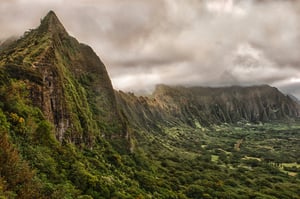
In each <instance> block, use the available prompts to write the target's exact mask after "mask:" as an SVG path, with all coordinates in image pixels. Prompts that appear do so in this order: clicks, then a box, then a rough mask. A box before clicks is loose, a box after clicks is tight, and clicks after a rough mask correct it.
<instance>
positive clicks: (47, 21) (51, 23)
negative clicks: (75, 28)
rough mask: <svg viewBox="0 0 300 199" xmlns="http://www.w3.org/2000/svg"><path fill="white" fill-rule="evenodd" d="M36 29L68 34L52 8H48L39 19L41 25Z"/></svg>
mask: <svg viewBox="0 0 300 199" xmlns="http://www.w3.org/2000/svg"><path fill="white" fill-rule="evenodd" d="M38 29H39V30H40V31H41V32H50V33H52V34H63V35H68V33H67V31H66V29H65V28H64V26H63V25H62V23H61V22H60V20H59V19H58V17H57V16H56V14H55V12H54V11H52V10H50V11H49V12H48V14H47V15H46V16H45V17H44V18H43V19H42V20H41V25H40V26H39V28H38Z"/></svg>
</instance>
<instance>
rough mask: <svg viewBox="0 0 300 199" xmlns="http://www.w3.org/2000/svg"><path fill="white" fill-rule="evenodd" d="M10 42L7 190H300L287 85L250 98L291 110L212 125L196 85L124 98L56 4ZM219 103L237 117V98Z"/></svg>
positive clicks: (5, 109) (6, 55)
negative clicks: (55, 9)
mask: <svg viewBox="0 0 300 199" xmlns="http://www.w3.org/2000/svg"><path fill="white" fill-rule="evenodd" d="M50 33H51V34H50ZM7 46H8V47H7ZM7 46H6V47H3V48H0V198H1V199H6V198H7V199H11V198H24V199H25V198H57V199H62V198H66V199H69V198H81V199H89V198H97V199H98V198H99V199H101V198H120V199H126V198H128V199H131V198H139V199H142V198H145V199H146V198H162V199H163V198H175V199H176V198H177V199H186V198H230V199H231V198H270V199H271V198H295V199H296V198H300V197H299V196H300V187H299V184H300V154H299V151H300V146H299V141H300V122H299V121H297V120H296V119H291V118H289V116H290V115H289V114H288V113H292V115H295V114H296V113H297V110H293V108H294V107H296V105H295V103H294V102H291V100H290V99H287V98H285V97H284V96H283V95H282V94H276V93H275V94H276V95H275V97H274V98H272V99H270V100H269V99H268V100H267V101H263V100H261V99H263V98H264V97H262V95H260V94H259V95H255V96H254V97H253V98H255V100H254V101H255V103H254V104H253V107H255V108H256V111H258V112H259V111H260V110H261V108H260V107H263V108H264V104H266V107H267V108H268V109H267V110H266V111H265V110H264V112H263V114H264V115H265V119H270V118H271V119H276V118H283V120H280V121H276V122H275V121H274V120H273V121H271V120H269V122H267V123H262V122H259V120H257V119H255V120H253V121H252V123H249V122H247V120H245V118H246V117H248V115H250V116H251V115H253V114H252V113H251V110H248V112H249V114H248V113H242V111H243V110H240V111H241V112H240V113H239V114H238V115H244V116H245V118H242V119H241V121H243V122H232V123H230V124H227V123H225V121H227V119H226V120H224V121H223V122H220V121H219V122H217V123H208V122H207V121H214V120H206V122H205V125H204V123H201V121H200V122H199V120H195V118H194V117H195V116H197V115H198V116H201V118H205V117H208V115H206V113H205V114H204V112H201V111H200V110H201V109H200V108H201V107H200V105H201V104H202V101H201V100H203V99H202V98H201V96H200V97H199V96H198V97H196V98H197V99H198V98H199V99H200V98H201V100H200V101H198V102H197V103H198V104H199V107H200V108H199V109H198V108H197V107H196V108H195V107H193V106H192V105H193V104H192V102H194V101H192V102H189V101H187V100H186V99H188V97H187V96H189V95H190V94H191V93H190V91H189V92H188V95H186V96H184V95H179V97H178V92H177V91H176V92H175V91H174V89H171V90H166V91H167V92H169V91H172V93H171V94H165V93H164V94H163V95H162V93H158V94H159V96H160V97H161V99H160V101H156V99H147V98H146V97H140V98H137V97H135V96H134V95H128V94H125V93H121V94H119V95H120V96H121V97H120V96H119V101H118V104H117V101H116V100H115V96H114V91H113V89H112V87H111V84H110V80H109V77H108V76H107V73H106V70H105V67H104V65H103V64H102V63H101V61H100V60H99V58H97V56H96V55H94V53H93V52H92V50H91V49H90V48H89V47H87V46H85V45H82V44H79V43H78V42H77V41H76V40H75V39H74V38H71V37H69V36H68V34H67V33H66V32H65V30H64V28H63V26H62V25H61V24H60V22H59V21H58V19H57V18H56V16H55V14H54V13H51V12H50V14H49V15H48V16H47V17H46V18H45V19H44V20H43V21H42V24H41V26H40V27H39V28H38V29H36V30H31V31H29V32H27V33H26V34H25V35H24V37H23V38H21V39H20V40H18V41H16V42H14V43H12V44H10V45H7ZM264 88H265V89H267V90H270V88H267V87H264ZM238 89H239V90H243V89H242V88H238ZM256 90H257V89H256ZM271 90H276V89H271ZM180 92H185V91H184V89H182V88H181V89H180ZM197 92H198V91H197ZM243 92H244V91H243ZM257 92H260V91H257ZM276 92H277V91H276ZM209 93H210V92H209ZM247 93H249V92H247ZM262 93H263V92H262ZM117 95H118V94H117ZM122 96H123V98H122ZM174 96H175V97H174ZM229 96H231V94H230V95H229ZM257 96H259V97H257ZM177 97H178V98H177ZM209 97H211V96H209ZM223 97H224V95H223ZM196 98H195V99H193V100H196ZM122 99H123V101H122ZM124 99H125V100H124ZM169 99H171V100H173V101H174V103H168V100H169ZM274 99H275V101H276V103H275V102H274ZM279 99H282V100H279ZM126 100H127V101H126ZM176 100H177V101H176ZM208 101H210V100H208ZM232 101H233V100H232ZM240 101H242V100H240ZM269 101H270V102H269ZM281 101H284V106H283V105H282V106H281V107H280V105H281ZM200 102H201V103H200ZM222 102H224V101H222ZM262 102H263V103H262ZM151 103H153V104H151ZM213 103H215V102H213ZM272 103H273V104H274V103H275V105H276V106H274V107H270V105H272ZM182 104H184V106H181V105H182ZM225 104H226V103H225ZM257 104H259V106H257ZM277 105H278V107H277ZM234 106H235V107H240V106H239V103H235V105H234ZM213 107H214V106H213V105H210V106H209V107H208V109H206V110H207V111H209V113H211V114H212V115H210V116H211V117H215V116H217V117H216V119H218V118H219V115H223V114H227V115H228V118H229V119H230V120H231V119H232V118H235V119H236V120H238V119H237V118H238V117H237V116H236V115H235V114H233V115H231V113H233V112H234V109H233V110H231V111H230V112H225V109H226V106H220V107H217V108H213ZM224 107H225V108H224ZM282 107H283V108H282ZM164 108H165V109H164ZM275 108H276V110H277V108H282V110H279V111H275V112H274V111H273V109H275ZM162 111H165V112H162ZM211 111H212V112H211ZM272 111H273V112H272ZM277 112H278V114H277ZM169 113H170V114H169ZM219 113H220V114H219ZM221 113H222V114H221ZM279 113H280V114H279ZM213 114H215V115H213ZM218 114H219V115H218ZM263 114H262V115H263ZM276 114H277V115H276ZM255 115H256V114H255ZM274 115H276V117H275V116H274ZM273 116H274V117H273ZM226 117H227V116H226ZM177 118H179V120H177ZM249 118H250V117H249ZM246 119H247V118H246ZM232 121H233V120H232ZM234 121H235V120H234ZM62 124H64V125H62Z"/></svg>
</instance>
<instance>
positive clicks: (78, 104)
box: [0, 11, 126, 144]
mask: <svg viewBox="0 0 300 199" xmlns="http://www.w3.org/2000/svg"><path fill="white" fill-rule="evenodd" d="M0 66H1V69H2V70H4V71H5V72H6V73H7V74H8V75H9V76H10V77H11V78H15V79H18V80H24V81H26V82H27V84H28V86H29V90H30V92H29V93H30V98H31V99H32V102H33V104H34V105H36V106H37V107H39V108H40V109H41V110H42V112H43V114H44V116H45V117H46V118H47V119H48V120H49V121H51V122H52V123H53V124H54V126H55V128H56V137H57V139H58V140H60V141H63V140H68V141H71V142H73V143H81V142H84V143H88V144H90V143H92V141H93V139H94V136H95V135H97V134H103V135H105V136H108V137H122V136H125V135H126V126H125V124H124V122H123V121H122V119H121V116H120V114H119V111H118V109H117V104H116V99H115V94H114V90H113V88H112V84H111V81H110V78H109V76H108V74H107V71H106V69H105V66H104V64H103V63H102V62H101V60H100V59H99V58H98V56H97V55H96V54H95V53H94V52H93V50H92V49H91V48H90V47H89V46H87V45H84V44H81V43H79V42H78V41H77V40H76V39H75V38H73V37H71V36H69V34H68V33H67V32H66V30H65V28H64V27H63V25H62V24H61V22H60V21H59V19H58V18H57V16H56V15H55V13H54V12H53V11H50V12H49V13H48V14H47V16H46V17H45V18H44V19H42V20H41V24H40V26H39V27H38V28H37V29H33V30H30V31H28V32H26V33H25V34H24V35H23V37H22V38H21V39H19V40H17V41H15V42H12V43H11V44H10V45H7V46H5V47H3V48H2V49H1V50H0Z"/></svg>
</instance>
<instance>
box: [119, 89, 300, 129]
mask: <svg viewBox="0 0 300 199" xmlns="http://www.w3.org/2000/svg"><path fill="white" fill-rule="evenodd" d="M117 99H118V102H119V104H121V105H122V107H123V110H124V111H125V113H126V115H128V116H130V117H131V118H132V120H130V121H131V123H132V125H135V126H136V127H147V126H149V125H150V129H151V128H153V127H155V126H157V125H159V124H162V125H176V124H179V125H180V124H188V125H190V126H192V127H196V126H197V125H202V126H210V125H213V124H222V123H231V124H232V123H237V122H241V121H249V122H267V121H274V120H289V119H293V118H297V117H299V116H300V106H299V104H298V103H296V102H295V101H294V100H293V99H291V98H290V97H289V96H285V95H283V94H282V93H281V92H279V91H278V90H277V89H276V88H272V87H270V86H267V85H264V86H252V87H238V86H234V87H223V88H204V87H191V88H185V87H170V86H166V85H159V86H157V87H156V90H155V91H154V93H153V94H152V95H151V96H148V97H142V96H141V97H136V96H134V95H132V94H130V93H124V92H121V91H120V92H118V93H117Z"/></svg>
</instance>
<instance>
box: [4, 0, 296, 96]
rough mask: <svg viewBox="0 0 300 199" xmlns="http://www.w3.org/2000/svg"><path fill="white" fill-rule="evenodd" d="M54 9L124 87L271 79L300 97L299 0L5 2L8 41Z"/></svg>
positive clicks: (117, 85) (119, 86)
mask: <svg viewBox="0 0 300 199" xmlns="http://www.w3.org/2000/svg"><path fill="white" fill-rule="evenodd" d="M50 9H52V10H54V11H55V12H56V13H57V15H58V16H59V17H60V19H61V21H62V22H63V24H64V25H65V26H66V28H67V29H68V30H69V33H70V34H71V35H73V36H75V37H76V38H77V39H78V40H79V41H81V42H83V43H87V44H89V45H91V46H92V47H93V48H94V49H95V51H96V52H97V54H98V55H99V56H100V58H101V59H102V60H103V61H104V63H105V64H106V66H107V69H108V72H109V73H110V75H111V78H112V81H113V84H114V87H115V88H116V89H121V90H126V91H136V92H139V91H149V90H151V89H153V87H154V86H155V84H159V83H165V84H172V85H201V86H228V85H233V84H235V85H236V84H240V85H252V84H270V85H273V86H277V87H279V88H280V89H282V90H283V91H285V92H291V93H293V94H294V95H296V96H297V97H300V87H299V84H300V50H299V44H300V23H299V22H300V3H299V1H293V0H290V1H289V0H274V1H271V0H248V1H244V0H235V1H234V0H157V1H148V0H97V1H96V0H78V1H73V0H51V1H50V0H44V1H43V0H27V1H25V0H14V1H11V0H6V1H3V0H2V1H1V4H0V11H1V17H0V25H1V32H0V38H7V37H9V36H12V35H21V34H22V33H23V32H24V30H26V29H29V28H32V27H35V26H37V25H38V24H39V20H40V18H41V17H42V16H43V15H45V14H46V13H47V12H48V10H50Z"/></svg>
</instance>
